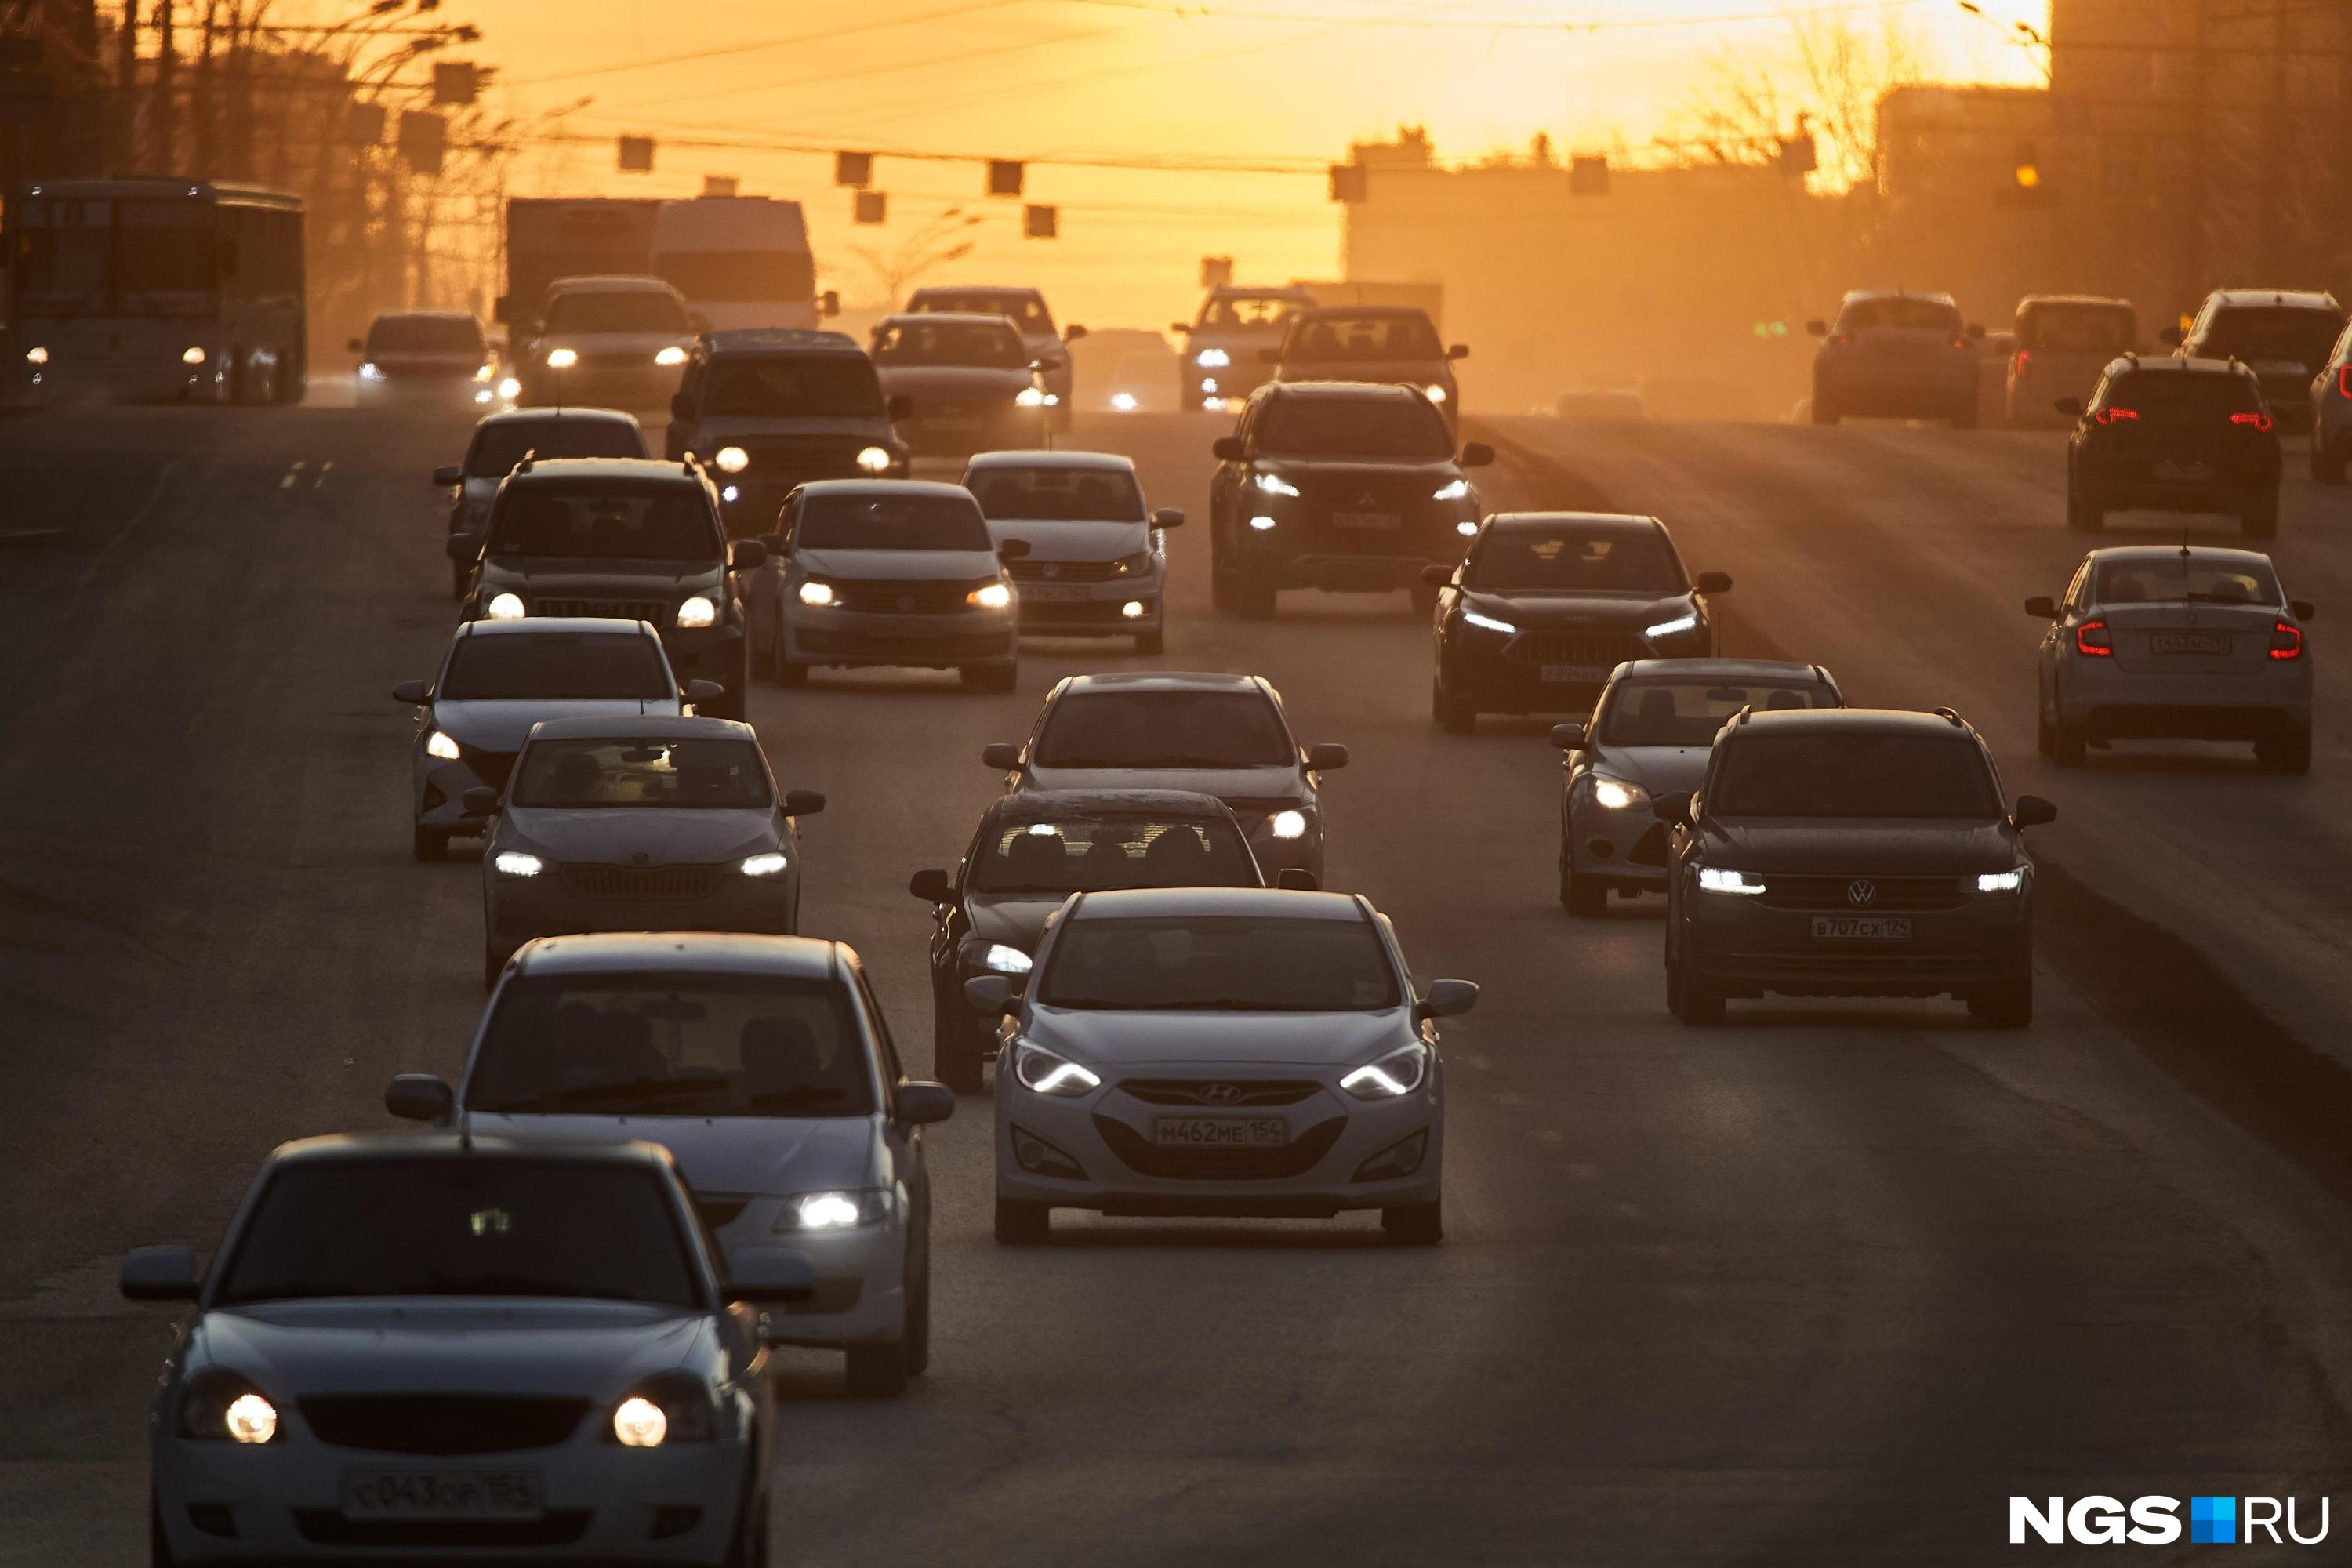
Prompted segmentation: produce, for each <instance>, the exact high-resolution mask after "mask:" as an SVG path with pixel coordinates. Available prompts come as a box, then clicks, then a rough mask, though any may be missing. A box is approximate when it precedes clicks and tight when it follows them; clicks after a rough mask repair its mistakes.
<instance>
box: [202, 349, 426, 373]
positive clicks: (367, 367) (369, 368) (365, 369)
mask: <svg viewBox="0 0 2352 1568" xmlns="http://www.w3.org/2000/svg"><path fill="white" fill-rule="evenodd" d="M195 352H196V351H195V350H194V349H190V350H189V351H188V353H190V354H192V353H195ZM180 357H181V358H182V359H184V360H187V361H188V363H190V364H202V363H204V362H203V361H202V360H191V359H188V354H182V355H181V356H180ZM360 379H361V380H362V381H382V380H383V371H381V370H378V369H377V368H376V367H375V366H374V365H373V364H364V363H363V364H362V365H361V366H360Z"/></svg>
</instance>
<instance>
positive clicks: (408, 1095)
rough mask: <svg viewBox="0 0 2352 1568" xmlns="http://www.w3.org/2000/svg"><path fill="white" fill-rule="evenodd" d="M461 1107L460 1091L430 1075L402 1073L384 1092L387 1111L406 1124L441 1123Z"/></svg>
mask: <svg viewBox="0 0 2352 1568" xmlns="http://www.w3.org/2000/svg"><path fill="white" fill-rule="evenodd" d="M383 1108H384V1109H385V1110H389V1111H391V1112H392V1113H393V1114H394V1116H397V1117H399V1118H400V1119H401V1120H402V1121H440V1120H441V1119H442V1118H443V1117H445V1116H446V1115H448V1114H449V1112H450V1111H451V1110H455V1109H456V1108H457V1092H456V1091H455V1090H453V1089H450V1087H449V1086H448V1084H447V1083H446V1082H445V1081H443V1080H442V1079H440V1078H438V1077H436V1076H435V1075H434V1074H432V1073H429V1072H404V1073H401V1074H399V1075H397V1076H395V1077H394V1079H393V1080H392V1081H391V1082H390V1083H388V1084H386V1085H384V1089H383Z"/></svg>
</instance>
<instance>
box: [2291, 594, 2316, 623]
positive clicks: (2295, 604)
mask: <svg viewBox="0 0 2352 1568" xmlns="http://www.w3.org/2000/svg"><path fill="white" fill-rule="evenodd" d="M2286 607H2287V608H2288V609H2289V610H2291V611H2292V612H2294V618H2295V619H2296V620H2298V621H2307V620H2310V619H2311V618H2312V617H2313V616H2316V615H2318V614H2319V606H2318V605H2315V604H2313V603H2312V602H2311V601H2310V600H2308V599H2289V600H2288V601H2287V605H2286Z"/></svg>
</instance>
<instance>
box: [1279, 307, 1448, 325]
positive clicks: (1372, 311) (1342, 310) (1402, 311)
mask: <svg viewBox="0 0 2352 1568" xmlns="http://www.w3.org/2000/svg"><path fill="white" fill-rule="evenodd" d="M1342 316H1359V317H1362V316H1419V317H1421V318H1422V319H1423V320H1424V321H1426V320H1428V318H1429V312H1428V311H1426V310H1423V309H1422V308H1421V307H1420V306H1418V305H1318V306H1316V307H1315V308H1314V309H1313V310H1301V311H1300V312H1299V313H1298V316H1297V320H1299V321H1331V320H1335V319H1337V318H1339V317H1342Z"/></svg>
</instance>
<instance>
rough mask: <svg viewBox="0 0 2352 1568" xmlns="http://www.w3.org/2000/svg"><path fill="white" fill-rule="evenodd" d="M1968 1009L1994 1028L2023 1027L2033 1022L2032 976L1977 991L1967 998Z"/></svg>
mask: <svg viewBox="0 0 2352 1568" xmlns="http://www.w3.org/2000/svg"><path fill="white" fill-rule="evenodd" d="M1969 1012H1970V1013H1971V1014H1973V1015H1975V1016H1977V1017H1979V1018H1981V1019H1983V1020H1984V1021H1985V1022H1986V1023H1988V1024H1990V1025H1991V1026H1993V1027H1994V1028H1996V1029H2022V1028H2024V1027H2025V1026H2027V1025H2028V1024H2031V1023H2032V1022H2033V976H2032V975H2031V974H2028V975H2027V976H2026V977H2025V978H2024V979H2022V980H2020V981H2018V982H2016V983H2015V984H2010V985H2001V986H1996V987H1995V988H1993V989H1992V990H1990V991H1979V992H1978V993H1977V994H1975V995H1973V996H1971V997H1969Z"/></svg>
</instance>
